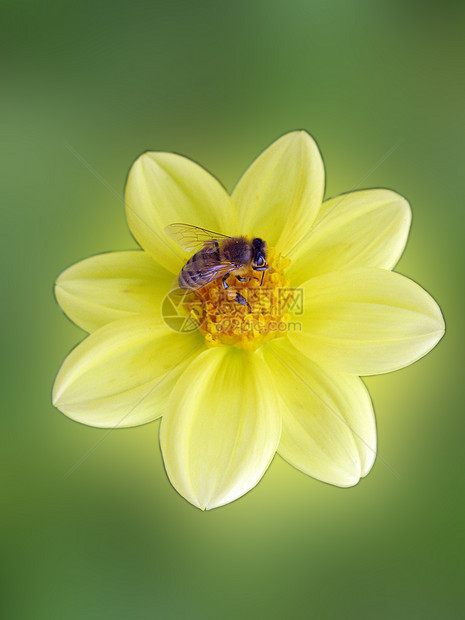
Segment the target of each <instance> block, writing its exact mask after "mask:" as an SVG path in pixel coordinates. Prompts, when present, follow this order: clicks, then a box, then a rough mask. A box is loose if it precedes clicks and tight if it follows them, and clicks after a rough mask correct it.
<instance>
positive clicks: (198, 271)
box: [178, 242, 222, 289]
mask: <svg viewBox="0 0 465 620" xmlns="http://www.w3.org/2000/svg"><path fill="white" fill-rule="evenodd" d="M221 266H222V265H221V260H220V252H219V247H218V243H216V242H215V246H214V247H213V248H212V249H210V248H208V249H206V248H203V249H202V250H200V251H199V252H197V253H196V254H194V256H191V257H190V259H189V260H188V261H187V263H186V264H185V265H184V267H183V268H182V270H181V273H180V274H179V277H178V284H179V287H180V288H183V289H197V288H202V286H205V285H206V284H209V283H210V282H211V281H212V280H213V279H215V277H214V276H215V274H216V273H217V272H218V276H219V275H220V273H221ZM212 276H213V277H212Z"/></svg>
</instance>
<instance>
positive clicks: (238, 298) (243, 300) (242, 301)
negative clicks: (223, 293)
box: [234, 293, 252, 314]
mask: <svg viewBox="0 0 465 620" xmlns="http://www.w3.org/2000/svg"><path fill="white" fill-rule="evenodd" d="M234 301H236V302H237V303H238V304H241V306H247V308H248V309H249V312H250V314H252V308H251V307H250V304H249V302H248V301H247V299H246V298H245V297H243V296H242V295H241V294H240V293H236V297H235V298H234Z"/></svg>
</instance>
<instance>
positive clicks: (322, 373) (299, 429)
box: [263, 339, 376, 487]
mask: <svg viewBox="0 0 465 620" xmlns="http://www.w3.org/2000/svg"><path fill="white" fill-rule="evenodd" d="M263 355H264V358H265V360H266V362H267V364H268V366H269V368H270V370H271V372H272V373H273V378H274V381H275V385H276V389H277V390H278V393H279V395H280V397H281V400H282V402H283V408H282V415H283V422H282V424H283V427H282V434H281V441H280V443H279V448H278V452H279V454H280V455H281V456H282V457H283V458H285V459H286V461H288V462H289V463H291V465H294V467H297V469H300V470H301V471H303V472H304V473H306V474H308V475H309V476H313V477H314V478H318V480H322V481H323V482H328V483H330V484H335V485H337V486H341V487H348V486H353V485H354V484H357V482H358V481H359V479H360V477H361V476H366V474H367V473H368V472H369V471H370V469H371V467H372V465H373V463H374V460H375V456H376V425H375V418H374V413H373V407H372V405H371V400H370V397H369V395H368V392H367V390H366V388H365V386H364V385H363V382H362V381H361V380H360V379H359V378H358V377H351V376H350V375H344V374H341V373H337V372H334V371H327V370H324V369H322V368H320V367H319V366H317V365H316V364H314V363H313V362H311V361H310V360H309V359H308V358H306V357H305V356H304V355H302V354H301V353H299V351H297V349H295V348H294V347H293V346H292V344H291V343H290V342H289V341H288V340H287V339H281V340H275V341H273V342H271V343H269V344H267V345H266V346H264V347H263Z"/></svg>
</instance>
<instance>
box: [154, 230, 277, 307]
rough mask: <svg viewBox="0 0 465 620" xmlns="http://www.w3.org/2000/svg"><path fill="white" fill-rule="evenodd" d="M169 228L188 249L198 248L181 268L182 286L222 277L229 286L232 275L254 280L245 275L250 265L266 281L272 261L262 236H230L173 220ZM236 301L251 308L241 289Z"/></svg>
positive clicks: (194, 286)
mask: <svg viewBox="0 0 465 620" xmlns="http://www.w3.org/2000/svg"><path fill="white" fill-rule="evenodd" d="M165 231H166V232H167V233H168V234H169V235H170V237H172V239H174V240H175V241H176V242H177V243H179V245H180V246H181V247H182V248H183V249H184V250H187V251H195V253H194V254H193V255H192V256H191V257H190V258H189V260H188V261H187V263H186V264H185V265H184V267H183V268H182V269H181V272H180V274H179V276H178V285H179V288H181V289H184V290H191V291H192V290H196V289H199V288H202V287H203V286H206V285H207V284H210V282H213V281H214V280H216V279H218V278H222V283H223V287H224V289H225V290H227V289H228V288H229V284H228V282H227V280H228V278H229V276H231V275H233V276H235V277H236V278H237V280H239V282H247V281H248V280H250V276H246V275H245V274H246V273H247V272H248V270H249V268H250V267H252V269H253V270H254V271H258V272H260V271H261V272H262V278H261V283H260V286H261V285H262V284H263V278H264V276H265V271H266V270H267V269H269V265H268V264H267V262H266V243H265V242H264V241H263V240H262V239H258V238H255V239H252V241H249V240H248V239H246V237H227V236H226V235H221V234H220V233H215V232H212V231H211V230H205V229H204V228H198V227H197V226H190V225H189V224H170V225H169V226H167V227H166V228H165ZM234 301H236V302H237V303H239V304H241V305H242V306H248V308H249V311H251V308H250V305H249V303H248V301H247V300H246V299H245V297H243V296H242V295H241V294H240V293H236V296H235V298H234Z"/></svg>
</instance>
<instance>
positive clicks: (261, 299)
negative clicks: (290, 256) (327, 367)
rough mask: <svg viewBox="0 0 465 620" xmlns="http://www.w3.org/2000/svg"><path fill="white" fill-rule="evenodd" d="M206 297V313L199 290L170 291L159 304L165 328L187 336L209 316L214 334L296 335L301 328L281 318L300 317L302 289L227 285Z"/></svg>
mask: <svg viewBox="0 0 465 620" xmlns="http://www.w3.org/2000/svg"><path fill="white" fill-rule="evenodd" d="M209 295H210V298H209V302H208V307H209V310H208V312H207V300H206V299H205V297H204V296H203V295H202V294H201V293H200V292H199V291H195V290H193V291H192V290H185V289H181V288H176V289H173V290H172V291H170V292H169V293H168V294H167V295H166V296H165V298H164V299H163V301H162V305H161V315H162V318H163V321H164V323H165V325H167V326H168V327H169V328H170V329H172V330H173V331H175V332H178V333H181V334H189V333H191V332H194V331H196V330H198V329H199V328H200V327H201V326H202V324H203V323H204V321H205V320H206V318H207V314H208V315H209V318H210V319H213V321H214V322H215V325H216V331H217V333H226V332H230V331H234V332H235V333H238V332H240V333H249V332H255V333H264V332H286V331H294V332H295V331H301V329H302V325H301V324H300V323H299V322H298V321H292V320H284V318H283V317H286V319H289V315H291V316H293V317H294V316H299V315H301V314H303V311H304V300H303V289H301V288H291V287H283V288H275V287H265V286H263V287H262V286H260V287H258V286H257V287H253V288H252V287H250V288H249V287H233V286H230V287H228V288H227V289H222V288H220V287H218V288H217V289H215V290H214V291H210V292H209ZM212 305H213V306H214V310H213V311H212V309H211V307H212ZM286 315H287V316H286ZM264 317H266V320H264Z"/></svg>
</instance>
